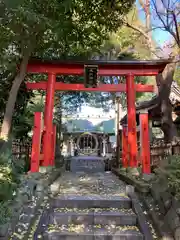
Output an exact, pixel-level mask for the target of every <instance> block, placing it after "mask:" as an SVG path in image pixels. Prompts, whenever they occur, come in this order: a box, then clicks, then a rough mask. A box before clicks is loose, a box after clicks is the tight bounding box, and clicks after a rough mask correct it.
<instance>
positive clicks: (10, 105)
mask: <svg viewBox="0 0 180 240" xmlns="http://www.w3.org/2000/svg"><path fill="white" fill-rule="evenodd" d="M29 56H30V52H26V53H25V54H24V56H23V59H22V61H21V64H20V69H19V72H18V74H17V75H16V77H15V79H14V81H13V84H12V87H11V90H10V92H9V98H8V101H7V104H6V109H5V114H4V119H3V123H2V127H1V132H0V138H1V139H2V140H4V141H7V140H8V136H9V133H10V130H11V123H12V116H13V111H14V107H15V103H16V98H17V94H18V91H19V87H20V85H21V83H22V82H23V80H24V78H25V75H26V68H27V64H28V60H29Z"/></svg>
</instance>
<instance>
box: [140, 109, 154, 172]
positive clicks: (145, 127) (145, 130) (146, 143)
mask: <svg viewBox="0 0 180 240" xmlns="http://www.w3.org/2000/svg"><path fill="white" fill-rule="evenodd" d="M140 134H141V161H142V173H144V174H150V173H151V164H150V139H149V124H148V112H147V111H144V112H141V113H140Z"/></svg>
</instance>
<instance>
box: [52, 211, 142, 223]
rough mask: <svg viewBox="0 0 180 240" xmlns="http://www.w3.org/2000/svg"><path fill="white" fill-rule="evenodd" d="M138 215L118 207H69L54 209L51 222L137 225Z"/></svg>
mask: <svg viewBox="0 0 180 240" xmlns="http://www.w3.org/2000/svg"><path fill="white" fill-rule="evenodd" d="M136 222H137V217H136V215H135V214H134V213H133V212H132V211H129V209H117V210H116V211H115V210H114V211H112V210H110V209H101V210H99V211H96V208H95V209H92V210H90V211H88V209H87V212H85V211H84V209H83V211H81V210H79V211H78V212H77V209H74V210H73V209H72V210H70V211H67V209H63V210H59V209H57V210H56V211H54V212H53V213H52V214H51V216H50V223H52V224H58V225H59V224H60V225H62V224H66V225H68V224H70V223H72V224H85V225H93V224H95V225H99V224H100V225H112V224H114V225H120V226H125V225H129V226H134V225H136Z"/></svg>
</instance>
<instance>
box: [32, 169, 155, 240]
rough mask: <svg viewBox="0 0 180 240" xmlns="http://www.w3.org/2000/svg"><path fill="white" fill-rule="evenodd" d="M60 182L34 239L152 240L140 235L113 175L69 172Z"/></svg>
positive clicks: (120, 184) (129, 201) (136, 217)
mask: <svg viewBox="0 0 180 240" xmlns="http://www.w3.org/2000/svg"><path fill="white" fill-rule="evenodd" d="M60 181H61V187H60V188H59V194H58V195H56V196H54V197H53V196H52V198H51V201H50V203H49V206H48V208H47V209H46V211H44V213H43V216H42V217H41V219H40V221H39V224H38V228H37V230H36V232H35V234H34V238H33V239H37V240H38V239H47V240H48V239H51V240H56V239H60V240H111V239H112V240H143V239H145V240H152V238H145V237H144V235H143V234H142V233H141V231H142V232H143V233H144V231H143V230H142V228H141V227H140V225H139V215H136V214H135V212H134V211H133V209H134V202H132V198H129V197H128V196H127V195H126V194H125V185H124V183H123V182H122V181H120V180H118V179H117V178H116V177H115V176H114V175H112V174H111V173H99V174H95V175H92V174H90V175H89V174H88V175H86V174H83V173H81V174H79V173H75V174H74V173H71V172H68V173H66V174H65V175H64V177H63V178H61V179H60ZM139 227H140V228H139ZM140 230H141V231H140Z"/></svg>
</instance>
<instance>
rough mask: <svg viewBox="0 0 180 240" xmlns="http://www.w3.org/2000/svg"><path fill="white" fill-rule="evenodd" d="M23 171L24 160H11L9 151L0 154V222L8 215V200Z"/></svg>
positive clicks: (12, 195)
mask: <svg viewBox="0 0 180 240" xmlns="http://www.w3.org/2000/svg"><path fill="white" fill-rule="evenodd" d="M23 171H24V161H23V160H18V161H13V158H12V155H11V153H10V151H6V152H5V153H1V154H0V224H2V223H4V221H5V222H6V220H7V219H8V218H9V215H10V209H9V207H8V204H9V202H10V201H11V200H12V199H13V197H14V196H15V192H16V190H17V187H18V183H20V177H21V175H22V173H23Z"/></svg>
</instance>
